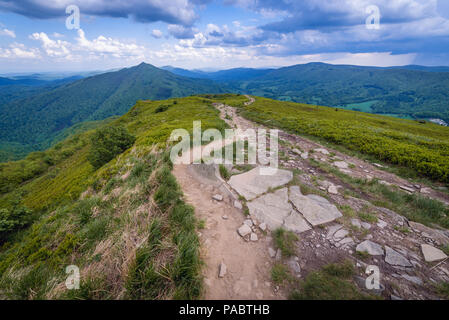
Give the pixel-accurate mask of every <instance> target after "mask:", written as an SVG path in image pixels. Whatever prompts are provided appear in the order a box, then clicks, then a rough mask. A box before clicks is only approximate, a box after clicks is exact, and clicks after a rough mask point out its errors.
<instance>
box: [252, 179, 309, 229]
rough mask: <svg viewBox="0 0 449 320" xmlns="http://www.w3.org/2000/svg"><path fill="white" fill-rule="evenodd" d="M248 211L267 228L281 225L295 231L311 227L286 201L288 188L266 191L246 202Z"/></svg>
mask: <svg viewBox="0 0 449 320" xmlns="http://www.w3.org/2000/svg"><path fill="white" fill-rule="evenodd" d="M247 206H248V209H249V213H250V215H251V216H252V217H255V218H256V219H257V220H258V221H261V222H262V223H261V224H264V226H266V227H267V228H268V229H270V230H275V229H277V228H279V227H283V228H284V229H286V230H289V231H293V232H296V233H301V232H305V231H308V230H310V229H311V227H310V226H309V225H308V224H307V222H306V220H305V219H304V218H303V217H302V216H301V215H300V214H299V213H298V212H297V211H296V210H294V209H293V207H292V205H291V204H290V202H289V201H288V189H287V188H283V189H280V190H277V191H276V192H274V193H268V194H266V195H264V196H261V197H259V198H257V199H254V200H253V201H250V202H248V203H247Z"/></svg>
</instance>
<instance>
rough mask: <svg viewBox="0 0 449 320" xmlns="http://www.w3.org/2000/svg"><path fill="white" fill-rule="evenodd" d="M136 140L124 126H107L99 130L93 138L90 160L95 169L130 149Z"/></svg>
mask: <svg viewBox="0 0 449 320" xmlns="http://www.w3.org/2000/svg"><path fill="white" fill-rule="evenodd" d="M135 140H136V138H135V137H134V136H133V135H131V134H130V133H129V132H128V131H127V130H126V129H125V128H124V127H122V126H107V127H104V128H101V129H99V130H97V131H96V132H95V133H94V134H93V135H92V138H91V143H92V147H91V149H90V152H89V155H88V160H89V162H90V163H91V164H92V166H93V167H94V168H95V169H98V168H100V167H101V166H103V165H104V164H106V163H108V162H109V161H111V160H112V159H114V158H115V157H116V156H117V155H119V154H120V153H122V152H123V151H125V150H126V149H128V148H130V147H131V146H132V145H133V144H134V142H135Z"/></svg>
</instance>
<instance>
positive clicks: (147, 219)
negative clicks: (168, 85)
mask: <svg viewBox="0 0 449 320" xmlns="http://www.w3.org/2000/svg"><path fill="white" fill-rule="evenodd" d="M244 99H245V98H242V100H244ZM213 102H214V101H213V100H211V99H207V98H205V97H188V98H182V99H176V100H175V99H172V100H165V101H152V102H150V101H139V102H137V104H136V105H135V106H134V107H133V108H132V109H131V110H130V111H129V112H128V113H127V114H126V115H124V116H122V117H120V118H118V119H115V120H112V121H109V122H107V123H104V124H102V125H101V126H100V127H99V128H97V129H95V130H90V131H85V132H82V133H77V134H74V135H72V136H70V137H68V138H67V139H65V140H64V141H62V142H60V143H58V144H57V145H55V146H54V147H52V148H51V149H49V150H47V151H44V152H35V153H32V154H30V155H29V156H28V157H27V158H26V159H24V160H20V161H16V162H9V163H3V164H0V299H50V298H65V299H195V298H198V297H199V296H200V294H201V286H202V282H201V273H200V259H199V240H198V236H197V221H196V220H195V217H194V214H193V208H191V207H190V206H188V205H186V204H185V203H184V202H183V200H182V198H181V192H180V189H179V187H178V185H177V182H176V180H175V178H174V177H173V176H172V174H171V168H172V164H171V163H170V160H169V157H168V153H167V152H166V150H167V149H166V147H167V139H168V138H169V136H170V134H171V132H172V130H174V129H178V128H185V129H187V130H190V131H192V123H193V121H194V120H198V119H201V120H202V127H203V129H207V128H218V129H220V130H224V128H225V124H224V122H223V121H222V120H221V119H220V118H219V112H218V111H217V110H216V109H215V108H213V107H212V103H213ZM180 115H182V116H180ZM111 132H116V133H118V134H117V135H115V134H110V133H111ZM129 135H132V136H133V137H134V138H133V139H129V141H128V142H130V144H129V143H127V144H126V145H123V142H124V139H122V138H123V137H124V136H129ZM134 140H135V142H134V144H133V145H131V144H132V141H134ZM115 144H116V145H117V146H119V145H120V146H121V148H120V150H115V149H116V148H115V147H114V145H115ZM105 148H106V149H105ZM124 149H127V150H124ZM102 150H103V151H104V152H109V151H111V152H113V159H111V161H109V162H108V159H109V158H98V157H97V158H96V161H97V160H99V159H100V160H104V159H106V160H104V161H106V162H107V163H104V161H103V163H102V164H103V165H102V166H101V167H100V168H98V169H96V168H95V167H94V166H93V165H92V164H91V161H90V155H92V154H94V155H99V154H105V153H104V152H103V151H102ZM120 153H121V154H120ZM95 164H96V165H97V164H98V162H96V163H95ZM71 264H74V265H77V266H78V267H79V268H80V271H81V274H82V275H83V276H82V281H81V290H74V291H69V290H67V289H66V287H65V285H64V283H65V279H66V278H67V275H66V274H65V268H66V266H67V265H71ZM117 266H120V267H118V268H117Z"/></svg>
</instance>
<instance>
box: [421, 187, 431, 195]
mask: <svg viewBox="0 0 449 320" xmlns="http://www.w3.org/2000/svg"><path fill="white" fill-rule="evenodd" d="M419 192H421V193H422V194H430V193H431V192H432V189H430V188H421V190H419Z"/></svg>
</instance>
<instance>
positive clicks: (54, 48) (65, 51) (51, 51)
mask: <svg viewBox="0 0 449 320" xmlns="http://www.w3.org/2000/svg"><path fill="white" fill-rule="evenodd" d="M30 38H31V39H33V40H38V41H40V42H41V44H42V48H43V49H44V51H45V53H46V54H47V55H48V56H50V57H66V58H70V57H71V52H70V48H71V46H72V44H71V43H69V42H67V41H62V40H52V39H50V38H49V37H48V35H47V34H46V33H45V32H40V33H33V34H32V35H31V36H30Z"/></svg>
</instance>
